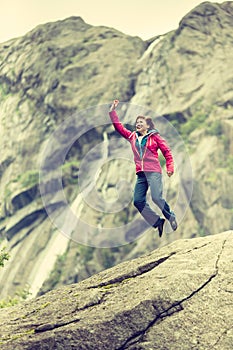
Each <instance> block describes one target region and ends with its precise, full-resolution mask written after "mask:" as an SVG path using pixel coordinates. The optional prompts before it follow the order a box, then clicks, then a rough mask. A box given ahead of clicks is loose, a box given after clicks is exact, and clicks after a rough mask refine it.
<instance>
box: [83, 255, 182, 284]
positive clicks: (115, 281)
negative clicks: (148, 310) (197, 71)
mask: <svg viewBox="0 0 233 350" xmlns="http://www.w3.org/2000/svg"><path fill="white" fill-rule="evenodd" d="M174 254H176V252H172V253H171V254H170V255H168V256H165V257H163V258H160V259H159V260H156V261H152V262H149V263H147V264H145V265H142V266H139V267H138V268H137V269H136V270H133V271H131V272H129V273H127V274H124V275H121V276H119V277H116V278H113V279H110V280H108V281H106V282H102V283H101V282H100V283H98V285H93V286H90V287H88V289H92V288H99V287H104V286H108V285H110V284H118V283H121V282H123V281H124V280H127V279H129V278H133V277H138V276H141V275H143V274H144V273H147V272H149V271H152V270H153V269H154V268H155V267H157V266H159V265H160V264H162V263H163V262H165V261H166V260H167V259H169V258H170V257H171V256H173V255H174Z"/></svg>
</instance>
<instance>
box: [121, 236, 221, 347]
mask: <svg viewBox="0 0 233 350" xmlns="http://www.w3.org/2000/svg"><path fill="white" fill-rule="evenodd" d="M226 241H227V240H224V241H223V244H222V247H221V250H220V252H219V254H218V256H217V259H216V262H215V272H214V273H213V274H212V275H211V276H210V277H209V278H208V279H207V280H206V281H205V282H204V283H203V284H202V285H201V286H200V287H198V288H197V289H195V290H194V291H193V292H192V293H191V294H189V295H188V296H187V297H185V298H183V299H181V300H179V301H177V302H175V303H173V304H172V305H171V306H170V307H168V308H167V309H166V310H164V311H162V312H160V313H159V314H157V315H156V317H155V319H154V320H152V321H151V322H150V323H149V324H148V325H147V326H146V327H145V328H144V329H143V330H141V331H138V332H136V333H135V334H133V335H132V336H131V337H129V338H128V339H127V340H126V341H125V342H124V344H123V345H121V347H119V348H117V350H124V349H127V348H128V347H129V346H131V345H133V344H135V343H136V342H138V341H139V340H142V338H143V336H144V335H145V333H146V332H147V331H148V330H149V329H150V328H151V327H152V326H154V325H155V323H156V322H157V321H158V320H163V319H164V318H166V317H170V316H171V315H172V314H174V313H176V312H180V311H182V310H183V306H182V304H183V303H184V302H186V301H187V300H189V299H191V298H192V297H193V296H194V295H195V294H197V293H199V292H200V291H201V290H202V289H203V288H205V287H206V285H208V284H209V283H210V282H211V281H212V279H213V278H215V277H216V276H217V275H218V263H219V260H220V257H221V255H222V252H223V249H224V247H225V244H226ZM154 307H155V306H154ZM219 340H220V339H219ZM219 340H218V341H219Z"/></svg>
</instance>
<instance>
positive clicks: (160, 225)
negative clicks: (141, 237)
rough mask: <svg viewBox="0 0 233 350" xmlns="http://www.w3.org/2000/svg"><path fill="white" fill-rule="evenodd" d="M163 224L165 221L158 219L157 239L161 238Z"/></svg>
mask: <svg viewBox="0 0 233 350" xmlns="http://www.w3.org/2000/svg"><path fill="white" fill-rule="evenodd" d="M164 223H165V219H160V221H159V224H158V231H159V237H162V234H163V225H164Z"/></svg>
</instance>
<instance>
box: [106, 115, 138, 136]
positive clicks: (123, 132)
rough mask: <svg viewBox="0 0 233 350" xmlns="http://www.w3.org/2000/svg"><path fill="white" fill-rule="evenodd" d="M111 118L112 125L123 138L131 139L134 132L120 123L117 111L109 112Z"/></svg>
mask: <svg viewBox="0 0 233 350" xmlns="http://www.w3.org/2000/svg"><path fill="white" fill-rule="evenodd" d="M109 116H110V118H111V121H112V124H113V126H114V128H115V130H116V131H118V132H119V134H121V136H123V137H124V138H125V139H129V138H130V137H131V135H132V134H133V133H132V131H130V130H128V129H126V128H125V127H124V126H123V125H122V123H121V122H120V121H119V118H118V115H117V112H116V111H115V110H113V111H111V112H109Z"/></svg>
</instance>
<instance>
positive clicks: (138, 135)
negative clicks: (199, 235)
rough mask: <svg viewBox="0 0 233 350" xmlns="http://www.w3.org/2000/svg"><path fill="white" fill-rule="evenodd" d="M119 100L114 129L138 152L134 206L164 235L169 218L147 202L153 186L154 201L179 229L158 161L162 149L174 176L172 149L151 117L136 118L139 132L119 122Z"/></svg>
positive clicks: (111, 112) (113, 120)
mask: <svg viewBox="0 0 233 350" xmlns="http://www.w3.org/2000/svg"><path fill="white" fill-rule="evenodd" d="M118 103H119V101H118V100H114V101H113V103H112V106H111V107H110V111H109V115H110V118H111V120H112V123H113V126H114V128H115V129H116V130H117V131H118V132H119V133H120V134H121V135H122V136H123V137H124V138H125V139H127V140H128V141H129V142H130V144H131V147H132V150H133V153H134V161H135V165H136V175H137V181H136V185H135V189H134V205H135V207H136V208H137V209H138V211H139V212H140V213H141V215H142V216H143V217H144V219H145V220H146V221H147V222H148V223H149V224H150V225H151V226H153V227H155V228H158V231H159V236H160V237H161V236H162V234H163V226H164V222H165V219H163V218H161V217H160V216H159V215H158V214H156V213H155V212H154V211H153V210H152V209H151V207H150V206H149V204H148V203H147V200H146V194H147V190H148V188H149V187H150V190H151V197H152V200H153V202H154V203H155V204H156V205H157V206H158V207H159V208H160V209H161V211H162V213H163V215H164V216H165V218H166V219H167V220H169V222H170V225H171V227H172V229H173V230H174V231H175V230H176V229H177V222H176V217H175V214H174V213H173V212H172V211H171V210H170V207H169V205H168V203H167V202H166V201H165V199H163V194H162V192H163V186H162V168H161V165H160V162H159V158H158V152H157V151H158V149H160V150H161V152H162V154H163V156H164V158H165V159H166V168H167V175H168V176H169V177H170V176H172V175H173V173H174V162H173V157H172V154H171V150H170V148H169V147H168V145H167V143H166V141H165V140H164V139H163V138H162V137H161V136H160V134H159V132H158V130H156V129H155V127H154V124H153V121H152V119H151V118H149V117H144V116H138V117H137V119H136V131H133V132H132V131H130V130H128V129H126V128H125V127H124V126H123V125H122V124H121V123H120V121H119V119H118V116H117V113H116V110H115V109H116V107H117V105H118Z"/></svg>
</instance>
